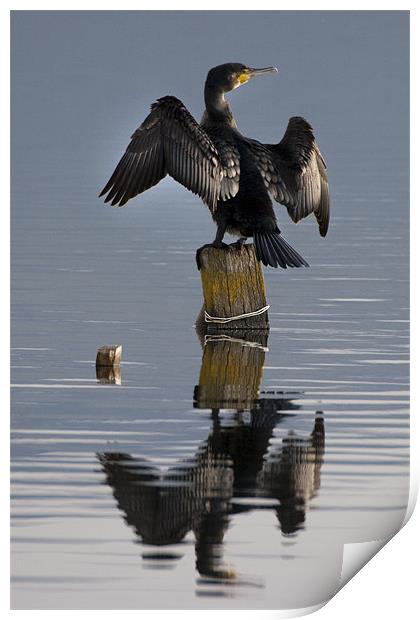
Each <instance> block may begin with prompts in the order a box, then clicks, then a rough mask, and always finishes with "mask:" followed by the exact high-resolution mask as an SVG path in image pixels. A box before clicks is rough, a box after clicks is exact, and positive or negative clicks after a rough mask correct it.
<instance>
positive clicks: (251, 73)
mask: <svg viewBox="0 0 420 620" xmlns="http://www.w3.org/2000/svg"><path fill="white" fill-rule="evenodd" d="M264 73H278V69H277V67H263V68H262V69H246V70H245V71H244V72H243V73H241V74H240V75H239V84H238V86H240V85H241V84H245V83H246V82H248V80H250V79H251V78H253V77H256V76H257V75H263V74H264Z"/></svg>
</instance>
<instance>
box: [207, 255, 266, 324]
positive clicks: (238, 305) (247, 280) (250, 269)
mask: <svg viewBox="0 0 420 620" xmlns="http://www.w3.org/2000/svg"><path fill="white" fill-rule="evenodd" d="M200 273H201V283H202V287H203V296H204V305H203V308H202V310H201V313H200V315H199V316H198V319H197V326H199V327H200V329H201V330H202V331H203V330H204V331H206V332H207V333H209V334H210V333H216V334H217V333H220V332H223V333H227V330H228V331H229V332H230V331H232V330H241V329H242V330H243V329H245V330H247V331H249V330H260V331H268V329H269V322H268V313H267V310H268V308H269V306H268V304H267V298H266V293H265V284H264V275H263V271H262V268H261V263H260V262H259V261H258V260H257V257H256V254H255V248H254V245H253V244H244V245H243V246H242V247H241V248H237V247H235V246H231V247H230V248H229V250H226V249H217V248H213V247H206V248H204V249H203V250H202V251H201V253H200Z"/></svg>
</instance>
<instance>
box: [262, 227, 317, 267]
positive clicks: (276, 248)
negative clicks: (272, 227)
mask: <svg viewBox="0 0 420 620" xmlns="http://www.w3.org/2000/svg"><path fill="white" fill-rule="evenodd" d="M254 243H255V252H256V254H257V258H258V260H260V261H261V262H262V264H263V265H266V266H270V267H282V268H283V269H287V267H309V265H308V263H307V262H306V260H305V259H304V258H302V256H301V255H300V254H298V252H296V250H294V249H293V248H292V246H291V245H289V244H288V243H287V241H286V240H285V239H284V238H283V237H282V236H281V235H280V233H278V232H256V233H254Z"/></svg>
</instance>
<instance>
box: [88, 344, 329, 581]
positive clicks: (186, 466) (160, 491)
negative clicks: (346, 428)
mask: <svg viewBox="0 0 420 620" xmlns="http://www.w3.org/2000/svg"><path fill="white" fill-rule="evenodd" d="M239 336H240V337H239ZM202 344H203V358H202V365H201V371H200V377H199V383H198V385H196V386H195V389H194V407H195V408H198V409H206V410H210V411H211V432H210V433H209V435H208V437H207V440H206V441H204V442H203V443H202V444H201V445H200V446H199V448H198V449H197V451H196V454H195V456H194V457H193V458H192V459H189V460H182V461H180V462H179V463H177V464H176V465H174V466H172V467H170V468H169V469H168V470H165V471H162V470H160V469H159V467H156V466H154V465H153V463H152V462H151V461H149V460H147V459H142V458H134V457H133V456H131V455H130V454H124V453H111V452H106V453H101V454H98V459H99V461H100V463H101V466H102V468H103V471H104V473H105V475H106V482H107V484H109V486H110V487H111V488H112V490H113V494H114V497H115V498H116V500H117V502H118V508H119V509H120V510H121V511H122V512H123V513H124V518H125V521H126V522H127V524H128V525H130V526H131V527H133V528H134V530H135V532H136V535H137V536H138V537H139V539H141V541H142V543H144V544H147V545H155V546H156V547H163V546H168V545H175V544H179V543H181V542H182V541H183V540H184V538H185V537H186V535H187V534H188V533H189V532H190V531H191V532H193V533H194V537H195V555H196V569H197V571H198V573H199V575H200V576H201V577H202V578H211V579H216V580H217V581H220V580H226V581H229V582H234V581H235V580H236V578H237V576H236V573H235V571H234V570H233V569H232V568H230V567H228V566H227V565H226V564H225V563H224V561H223V539H224V536H225V533H226V531H227V529H228V527H229V521H230V518H231V516H232V515H235V514H240V513H244V512H248V511H251V510H270V511H274V512H275V514H276V517H277V519H278V523H279V527H280V529H281V532H282V533H283V534H284V535H287V536H290V535H296V533H297V532H298V531H299V529H301V528H302V527H303V526H304V521H305V513H306V511H307V509H308V502H309V500H310V499H311V498H312V497H313V496H314V495H315V493H316V491H317V489H318V488H319V486H320V471H321V465H322V461H323V455H324V419H323V414H322V412H319V411H317V412H315V413H314V422H313V425H312V428H311V430H310V432H309V433H308V434H307V435H306V436H300V435H297V434H294V433H293V432H289V434H288V435H287V436H286V437H284V438H283V439H282V441H281V442H277V441H273V439H274V437H273V434H274V430H275V428H276V427H277V426H278V425H280V424H281V421H282V419H283V418H284V417H285V416H293V415H295V412H296V411H297V410H299V409H300V405H299V404H296V403H295V402H294V400H295V399H296V398H298V397H299V396H301V394H299V393H296V392H294V393H293V392H281V391H275V392H274V391H270V392H261V393H260V391H259V388H260V382H261V378H262V372H263V365H264V360H265V352H266V350H267V349H266V346H267V335H264V334H262V335H259V334H256V333H255V332H248V333H241V334H238V337H235V338H231V337H228V336H207V337H205V338H204V340H202ZM222 410H225V412H226V410H229V411H230V412H233V417H232V416H224V415H223V413H222ZM226 418H227V419H226ZM259 500H260V501H259ZM179 557H182V556H181V555H180V554H179V553H176V552H174V553H171V552H168V551H167V550H165V553H162V554H160V553H159V552H158V550H157V551H156V553H148V554H144V555H143V558H144V559H146V560H147V559H149V560H150V559H151V560H160V565H161V566H162V567H164V566H167V565H168V561H171V560H176V559H177V558H179Z"/></svg>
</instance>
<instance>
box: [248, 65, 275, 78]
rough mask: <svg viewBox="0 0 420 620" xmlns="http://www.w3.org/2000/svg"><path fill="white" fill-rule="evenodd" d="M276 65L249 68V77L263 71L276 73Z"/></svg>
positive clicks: (261, 73)
mask: <svg viewBox="0 0 420 620" xmlns="http://www.w3.org/2000/svg"><path fill="white" fill-rule="evenodd" d="M278 72H279V70H278V69H277V67H263V68H262V69H250V74H249V77H255V76H257V75H263V74H264V73H278Z"/></svg>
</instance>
